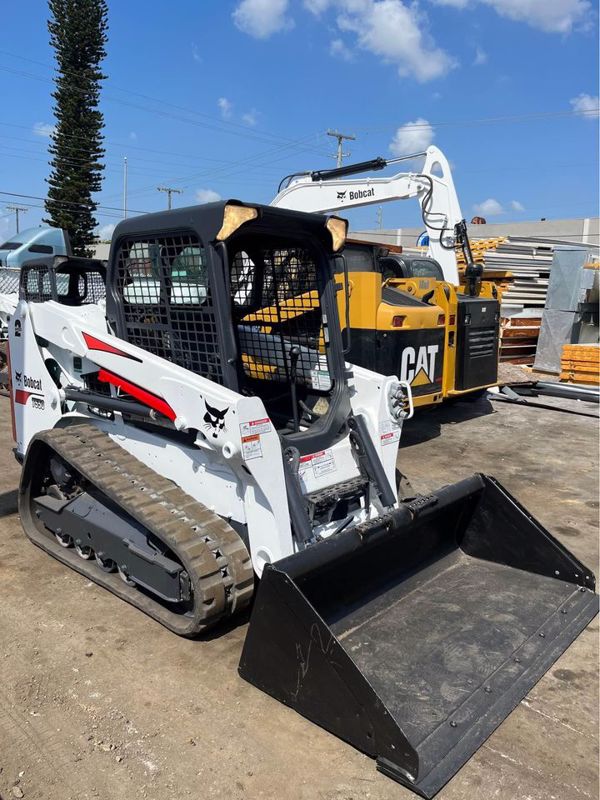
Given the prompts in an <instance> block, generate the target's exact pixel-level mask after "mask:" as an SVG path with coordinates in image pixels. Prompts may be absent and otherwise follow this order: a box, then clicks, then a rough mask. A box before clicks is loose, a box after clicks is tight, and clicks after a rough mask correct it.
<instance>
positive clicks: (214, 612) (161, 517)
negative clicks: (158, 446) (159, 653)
mask: <svg viewBox="0 0 600 800" xmlns="http://www.w3.org/2000/svg"><path fill="white" fill-rule="evenodd" d="M43 445H46V446H47V447H48V448H50V449H51V450H53V451H54V452H56V453H57V454H58V455H59V456H61V458H63V459H64V460H65V461H66V462H67V463H68V464H70V465H71V466H72V467H74V469H75V470H76V471H77V472H79V473H80V474H81V475H82V476H83V477H84V478H85V479H86V480H87V481H88V482H89V483H91V484H92V485H93V486H95V487H96V488H97V489H98V490H99V491H100V492H101V493H103V494H104V495H105V496H106V497H108V498H109V499H110V500H111V501H112V502H113V503H115V504H116V505H117V506H118V507H120V508H121V509H122V510H123V511H124V512H125V513H127V514H129V515H130V516H131V517H133V518H134V519H136V520H137V521H138V522H139V523H141V524H142V525H143V526H144V527H145V528H147V529H148V531H149V532H151V533H152V534H154V535H155V536H156V537H157V538H158V539H160V540H161V541H162V542H164V543H165V544H166V545H167V547H169V549H170V550H172V551H173V553H174V554H175V556H176V558H177V559H178V560H179V561H180V562H181V564H183V566H184V568H185V569H186V571H187V573H188V575H189V577H190V582H191V585H192V591H193V598H194V606H193V613H188V614H182V613H177V612H175V611H172V610H170V609H169V608H168V607H167V606H165V605H163V604H161V603H160V602H158V601H156V600H154V599H152V597H151V596H149V595H148V594H146V593H143V592H141V591H139V590H138V589H136V588H135V587H130V586H127V585H126V584H125V583H124V582H123V581H122V580H121V579H120V577H119V576H118V575H116V574H114V573H113V574H111V573H105V572H103V571H102V570H101V569H99V567H98V566H97V565H96V564H95V561H84V560H83V559H81V558H79V556H77V554H76V553H75V551H74V550H73V549H72V548H70V549H66V548H63V547H61V546H60V545H59V544H58V542H56V540H55V538H54V536H52V534H50V533H49V532H48V531H47V529H46V528H45V527H44V526H43V525H42V524H41V523H40V522H39V521H38V520H37V518H36V517H35V515H34V514H33V508H32V505H33V498H32V497H30V491H29V489H30V485H31V479H30V478H29V479H28V485H24V478H25V476H26V475H27V474H28V473H29V472H31V469H34V470H35V471H36V473H37V474H39V471H40V469H43V467H42V464H40V463H39V461H38V458H37V457H36V455H37V453H39V452H40V449H42V446H43ZM43 450H46V452H47V449H46V448H43ZM30 457H31V458H33V463H31V464H30V465H28V464H27V460H28V459H29V458H30ZM28 466H29V469H28ZM19 510H20V512H21V519H22V522H23V527H24V528H25V532H26V534H27V535H28V536H29V538H30V539H31V540H32V541H33V542H34V544H36V545H38V546H39V547H41V548H42V549H43V550H45V551H46V552H48V553H50V555H52V556H54V557H55V558H57V559H58V560H59V561H62V562H63V563H65V564H67V565H68V566H70V567H72V568H73V569H75V570H77V572H79V573H81V574H82V575H85V576H86V577H87V578H89V579H90V580H92V581H94V582H95V583H98V584H99V585H101V586H103V587H104V588H106V589H108V590H109V591H111V592H112V593H113V594H116V595H118V596H119V597H121V598H122V599H123V600H126V601H127V602H128V603H131V604H132V605H134V606H136V607H137V608H139V609H141V610H142V611H144V612H145V613H146V614H148V615H149V616H151V617H153V618H154V619H156V620H158V621H159V622H161V623H162V624H163V625H165V626H166V627H167V628H169V629H170V630H172V631H174V632H175V633H177V634H179V635H180V636H194V635H196V634H198V633H201V632H202V631H203V630H206V629H207V628H209V627H211V626H213V625H215V624H217V623H218V622H220V621H221V620H223V619H225V618H227V617H229V616H231V615H232V614H234V613H235V612H236V611H237V610H239V609H241V608H243V607H244V606H246V605H247V604H248V603H249V602H250V600H251V598H252V595H253V591H254V572H253V568H252V562H251V559H250V556H249V555H248V551H247V549H246V546H245V545H244V543H243V541H242V540H241V538H240V537H239V536H238V534H237V533H236V532H235V531H234V530H233V528H231V526H230V525H229V524H228V523H227V522H226V521H225V520H223V519H222V518H221V517H219V516H218V515H217V514H214V513H213V512H212V511H210V510H209V509H207V508H205V507H204V506H203V505H202V504H201V503H199V502H197V501H196V500H194V499H193V498H192V497H190V496H189V495H188V494H186V493H185V492H184V491H183V490H182V489H180V488H179V487H178V486H177V485H176V484H175V483H173V482H172V481H170V480H168V479H167V478H164V477H163V476H161V475H159V474H158V473H156V472H154V470H152V469H150V468H149V467H147V466H146V465H145V464H143V463H142V462H141V461H139V460H138V459H137V458H135V457H134V456H132V455H130V454H129V453H128V452H127V451H126V450H124V449H123V448H122V447H119V445H117V444H115V443H114V442H113V441H112V440H111V439H110V438H109V436H108V435H107V434H105V433H103V432H102V431H100V430H99V429H98V428H96V427H95V426H93V425H89V424H76V425H71V426H69V427H66V428H55V429H54V430H51V431H44V432H43V433H40V434H38V435H37V436H36V437H35V438H34V439H33V440H32V442H31V444H30V447H29V450H28V453H27V457H26V462H25V465H24V469H23V477H22V480H21V489H20V492H19Z"/></svg>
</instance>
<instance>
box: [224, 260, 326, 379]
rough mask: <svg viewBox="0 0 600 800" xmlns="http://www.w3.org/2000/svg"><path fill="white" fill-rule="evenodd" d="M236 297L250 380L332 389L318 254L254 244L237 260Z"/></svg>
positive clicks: (234, 271)
mask: <svg viewBox="0 0 600 800" xmlns="http://www.w3.org/2000/svg"><path fill="white" fill-rule="evenodd" d="M230 279H231V295H232V300H233V309H234V318H235V319H236V320H237V321H238V339H239V347H240V354H241V361H242V365H243V370H244V373H245V375H246V376H247V377H248V378H252V379H256V380H269V381H275V382H281V383H288V382H290V380H291V379H292V378H293V377H294V372H295V380H296V382H297V383H298V384H299V385H304V386H307V387H310V388H311V389H314V390H319V391H329V390H330V389H331V378H330V376H329V369H328V365H327V356H326V352H325V339H324V332H323V324H322V311H321V301H320V287H319V283H318V273H317V266H316V262H315V257H314V255H313V253H312V252H311V251H310V250H308V249H306V248H302V247H281V248H268V249H265V248H264V247H256V248H253V247H252V246H250V245H249V246H248V248H247V250H245V249H239V250H238V251H237V252H235V254H234V255H233V256H232V260H231V276H230Z"/></svg>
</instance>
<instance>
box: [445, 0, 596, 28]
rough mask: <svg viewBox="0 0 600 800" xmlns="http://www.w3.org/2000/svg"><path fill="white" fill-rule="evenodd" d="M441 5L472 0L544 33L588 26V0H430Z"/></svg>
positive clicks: (458, 5)
mask: <svg viewBox="0 0 600 800" xmlns="http://www.w3.org/2000/svg"><path fill="white" fill-rule="evenodd" d="M433 2H434V3H436V4H437V5H441V6H452V7H453V8H458V9H464V8H466V7H467V6H469V5H474V4H475V3H476V2H479V3H483V4H484V5H487V6H490V7H491V8H493V9H494V10H495V11H496V13H497V14H499V15H500V16H501V17H507V18H508V19H511V20H513V21H514V22H525V23H526V24H527V25H530V26H531V27H532V28H537V29H538V30H541V31H544V32H545V33H571V31H572V30H573V29H574V28H579V27H584V28H587V27H589V26H590V25H591V16H592V4H591V3H590V2H589V0H433Z"/></svg>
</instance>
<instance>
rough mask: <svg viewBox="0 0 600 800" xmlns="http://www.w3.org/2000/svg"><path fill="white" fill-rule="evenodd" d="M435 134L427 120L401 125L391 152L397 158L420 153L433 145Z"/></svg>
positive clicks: (391, 145)
mask: <svg viewBox="0 0 600 800" xmlns="http://www.w3.org/2000/svg"><path fill="white" fill-rule="evenodd" d="M434 136H435V133H434V132H433V128H432V127H431V125H430V124H429V122H427V120H426V119H423V118H422V117H419V119H416V120H415V121H414V122H407V123H406V125H401V126H400V127H399V128H398V130H397V131H396V133H395V134H394V138H393V139H392V141H391V142H390V150H391V151H392V153H393V154H394V155H395V156H406V155H410V153H420V152H421V151H423V150H426V149H427V148H428V147H429V145H430V144H431V143H432V141H433V138H434Z"/></svg>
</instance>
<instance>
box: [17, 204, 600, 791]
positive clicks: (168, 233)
mask: <svg viewBox="0 0 600 800" xmlns="http://www.w3.org/2000/svg"><path fill="white" fill-rule="evenodd" d="M345 231H346V225H345V222H344V221H343V220H340V219H338V218H335V217H329V218H326V217H323V216H318V215H312V214H303V213H299V212H292V211H286V210H282V209H276V208H270V207H264V206H248V205H243V204H241V203H238V202H234V201H230V202H228V203H214V204H210V205H206V206H200V207H193V208H186V209H177V210H174V211H170V212H166V213H161V214H152V215H147V216H143V217H136V218H132V219H129V220H126V221H124V222H122V223H121V224H120V225H119V226H118V227H117V228H116V230H115V233H114V239H113V243H112V247H111V253H110V259H109V263H108V267H107V285H106V311H105V309H104V307H103V306H102V305H100V304H99V302H98V298H97V297H96V296H95V289H94V287H96V286H97V277H98V275H100V274H101V270H100V269H99V267H98V264H97V262H89V263H87V264H86V262H83V261H81V260H75V259H71V260H67V261H66V262H65V261H62V262H61V263H56V264H48V263H43V262H41V263H39V264H37V265H36V264H28V265H27V268H26V269H25V270H24V273H23V279H22V286H21V299H20V302H19V305H18V307H17V310H16V312H15V314H14V316H13V318H12V320H11V328H10V348H11V349H10V355H11V357H12V367H11V379H12V389H11V398H12V403H13V415H14V421H15V431H16V441H17V447H16V454H17V457H18V458H19V459H20V460H22V461H23V474H22V481H21V487H20V495H19V504H20V513H21V518H22V520H23V525H24V528H25V531H26V533H27V535H28V536H29V537H30V538H31V540H32V541H33V542H34V543H35V544H37V545H38V546H39V547H41V548H43V549H44V550H45V551H47V552H48V553H50V554H51V555H53V556H54V557H55V558H57V559H59V560H60V561H62V562H63V563H65V564H67V565H68V566H70V567H72V568H74V569H75V570H77V571H78V572H80V573H82V574H83V575H85V576H86V577H88V578H89V579H91V580H94V581H96V582H97V583H99V584H100V585H102V586H104V587H106V588H107V589H109V590H110V591H112V592H113V593H114V594H116V595H118V596H120V597H121V598H123V599H124V600H126V601H128V602H129V603H131V604H133V605H135V606H136V607H137V608H139V609H141V610H143V611H144V612H146V613H147V614H148V615H150V616H152V617H154V618H155V619H157V620H158V621H160V622H161V623H163V624H164V625H165V626H167V627H168V628H170V629H171V630H172V631H175V632H176V633H178V634H181V635H184V636H193V635H196V634H198V633H201V632H202V631H204V630H205V629H206V628H207V627H209V626H211V625H215V624H216V623H218V622H219V621H220V620H223V619H224V618H226V617H228V616H230V615H232V614H234V613H235V612H236V611H237V610H239V609H241V608H243V607H244V606H246V605H248V604H249V603H250V601H251V599H252V597H253V595H254V589H255V585H258V590H257V596H256V600H255V603H254V611H253V614H252V619H251V623H250V627H249V633H248V636H247V639H246V643H245V646H244V651H243V654H242V658H241V662H240V672H241V674H242V676H243V677H244V678H246V679H247V680H249V681H250V682H252V683H254V684H255V685H256V686H258V687H260V688H261V689H263V690H264V691H266V692H268V693H269V694H271V695H273V696H274V697H276V698H278V699H280V700H281V701H283V702H284V703H286V704H288V705H290V706H292V707H293V708H295V709H297V710H298V711H299V712H300V713H302V714H304V715H305V716H306V717H308V718H309V719H311V720H313V721H314V722H316V723H318V724H320V725H322V726H323V727H325V728H327V729H329V730H331V731H332V732H334V733H335V734H336V735H338V736H340V737H341V738H343V739H345V740H347V741H349V742H351V743H352V744H353V745H355V746H356V747H358V748H360V749H361V750H363V751H364V752H366V753H368V754H370V755H372V756H374V757H376V758H377V764H378V767H379V768H380V769H381V770H382V771H384V772H385V773H386V774H388V775H390V776H391V777H393V778H394V779H395V780H397V781H400V782H402V783H404V784H406V785H407V786H409V787H411V788H412V789H414V790H415V791H416V792H418V793H420V794H422V795H424V796H426V797H429V796H431V795H432V794H434V793H435V792H436V791H437V790H438V789H439V788H440V787H441V786H442V785H443V784H444V783H445V782H446V781H447V780H448V779H449V778H450V777H451V776H452V775H453V774H454V772H455V771H456V770H457V769H458V768H459V767H460V766H461V765H462V764H463V763H464V762H465V761H466V760H467V759H468V758H469V757H470V756H471V754H472V753H473V752H474V751H475V750H476V749H477V748H478V747H479V745H480V744H481V743H482V742H483V741H484V740H485V739H486V738H487V736H489V734H490V733H491V731H492V730H494V728H495V727H496V726H497V725H498V724H499V723H500V722H501V721H502V719H503V718H504V717H505V716H506V715H507V714H508V713H509V711H510V710H511V709H512V708H513V707H514V706H515V705H516V704H517V703H518V701H519V700H520V699H521V698H522V697H523V696H524V695H525V694H526V692H527V691H528V690H529V689H530V688H531V687H532V686H533V685H534V683H535V682H536V681H537V680H538V679H539V677H540V676H541V675H542V674H543V673H544V672H545V671H546V669H548V667H549V666H550V664H551V663H552V662H553V661H554V660H555V659H556V658H557V657H558V655H559V654H560V653H561V652H562V651H563V650H564V649H565V648H566V647H567V646H568V645H569V644H570V642H572V641H573V639H574V638H575V637H576V636H577V635H578V634H579V632H580V631H581V630H582V629H583V628H584V627H585V625H586V624H587V623H588V622H589V620H590V619H591V618H592V617H593V616H594V614H595V613H596V610H597V597H596V596H595V594H594V593H593V587H594V577H593V575H592V574H591V572H590V571H589V570H587V569H586V568H585V567H584V566H583V565H582V564H580V563H579V562H578V561H577V560H576V559H575V558H573V556H571V554H570V553H568V552H567V551H566V550H565V549H564V548H563V547H562V546H561V545H560V544H559V543H558V542H557V541H556V540H555V539H553V538H552V537H551V536H550V534H549V533H547V532H546V531H545V530H544V529H543V528H542V527H541V526H540V525H538V524H537V523H536V522H535V521H534V520H533V519H532V518H531V517H530V515H529V514H527V512H526V511H524V509H522V508H521V507H520V506H519V505H518V503H517V502H516V501H515V500H513V499H512V498H511V497H510V496H509V495H508V493H507V492H506V491H505V490H504V489H502V487H501V486H499V485H498V484H497V483H496V482H495V481H494V480H493V479H491V478H488V477H485V476H474V477H473V478H471V479H469V480H466V481H463V482H461V483H458V484H455V485H453V486H449V487H445V488H443V489H441V490H440V491H439V492H437V493H436V494H434V495H432V496H429V497H418V498H416V499H415V500H412V501H411V502H407V503H399V502H398V500H397V497H396V491H395V487H394V482H395V466H396V457H397V448H398V440H399V437H400V430H401V426H402V421H403V418H404V417H405V416H406V415H408V414H409V413H410V409H411V398H410V391H409V390H408V389H407V387H406V386H403V385H402V384H401V383H400V382H399V381H398V380H397V379H396V378H395V377H393V376H392V377H383V376H381V375H377V374H375V373H372V372H369V371H368V370H365V369H358V368H354V367H352V368H351V367H350V366H349V365H347V364H346V363H345V360H344V351H343V343H342V340H343V337H342V332H341V330H340V323H339V320H338V316H337V314H338V311H337V306H338V304H337V299H336V291H337V290H342V289H343V288H344V287H343V286H337V285H336V284H335V282H334V278H333V275H334V272H335V271H337V272H338V273H339V272H340V265H339V264H337V265H336V264H335V260H336V259H338V258H342V259H343V256H341V255H339V253H340V250H341V248H342V247H343V243H344V238H345ZM342 272H344V271H343V270H342ZM65 275H66V276H67V277H65ZM346 280H347V276H346ZM59 287H62V289H60V290H59ZM341 305H342V308H343V307H344V304H343V303H342V304H341ZM346 308H347V304H346ZM257 579H260V583H259V584H258V582H257ZM542 633H543V634H544V635H543V636H542V635H541V634H542Z"/></svg>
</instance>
